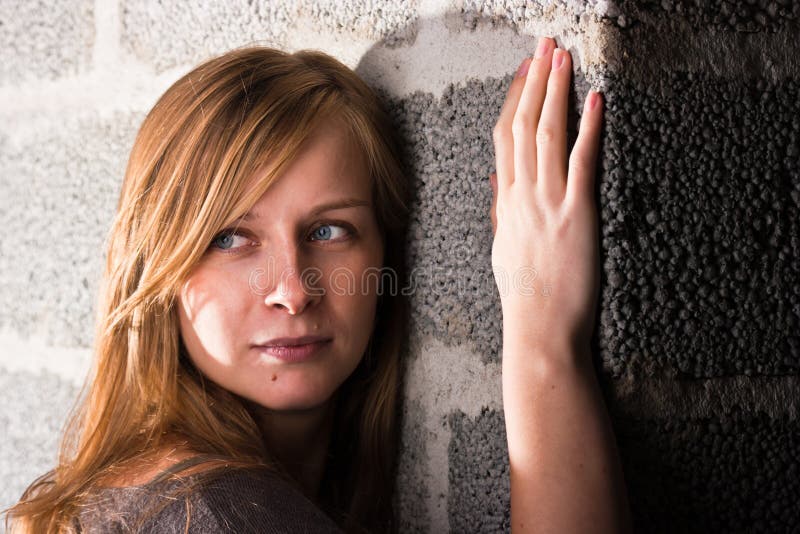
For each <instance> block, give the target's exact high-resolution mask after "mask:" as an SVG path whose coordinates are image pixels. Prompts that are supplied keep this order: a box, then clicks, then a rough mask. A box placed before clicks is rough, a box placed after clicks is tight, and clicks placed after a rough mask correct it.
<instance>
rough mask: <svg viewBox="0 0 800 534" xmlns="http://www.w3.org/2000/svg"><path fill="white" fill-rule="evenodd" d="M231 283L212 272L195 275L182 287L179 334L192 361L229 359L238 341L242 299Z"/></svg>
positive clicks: (179, 304)
mask: <svg viewBox="0 0 800 534" xmlns="http://www.w3.org/2000/svg"><path fill="white" fill-rule="evenodd" d="M239 293H240V290H238V289H237V288H236V287H235V285H234V284H232V283H231V282H230V281H229V280H226V279H225V277H222V276H217V275H216V273H213V272H211V273H207V272H199V273H196V274H195V275H193V276H192V278H191V279H190V280H189V281H188V282H187V283H186V284H185V285H184V286H183V288H182V290H181V293H180V297H179V301H178V308H179V319H180V331H181V336H182V338H183V341H184V344H185V345H186V349H187V350H188V351H189V355H190V356H191V357H192V359H193V360H194V361H195V362H198V361H200V360H204V359H209V358H214V359H216V360H220V361H227V360H230V358H231V355H232V354H233V347H232V345H233V342H234V341H235V340H236V339H238V338H239V336H238V332H237V324H239V323H240V321H239V320H238V319H237V318H238V317H241V314H242V313H244V309H243V308H242V304H243V303H244V302H245V301H244V299H242V298H241V296H240V295H239Z"/></svg>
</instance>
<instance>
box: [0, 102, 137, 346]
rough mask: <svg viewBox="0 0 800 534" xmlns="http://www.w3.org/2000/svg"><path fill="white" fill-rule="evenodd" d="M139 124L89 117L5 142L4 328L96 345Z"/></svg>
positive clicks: (1, 157) (0, 283) (1, 202)
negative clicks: (114, 221)
mask: <svg viewBox="0 0 800 534" xmlns="http://www.w3.org/2000/svg"><path fill="white" fill-rule="evenodd" d="M141 119H142V117H141V116H127V115H118V116H116V117H114V118H113V119H105V120H104V119H99V118H97V117H95V116H92V115H87V116H84V117H79V118H69V119H66V120H64V121H62V122H60V123H59V124H55V123H54V124H52V125H51V129H49V130H47V131H44V130H43V131H40V132H37V133H36V134H35V135H31V136H30V137H27V138H24V139H15V140H14V141H13V142H12V140H11V139H10V138H0V143H2V144H0V176H3V186H2V190H3V194H2V196H0V225H2V227H3V229H4V235H5V236H7V237H6V238H5V239H3V240H2V241H0V272H2V273H3V276H2V277H0V327H5V328H9V329H12V330H15V331H16V332H17V333H18V335H20V336H22V337H33V336H35V337H37V338H39V339H41V340H43V341H44V342H45V343H48V344H52V345H61V346H68V347H72V346H88V345H89V344H90V343H91V336H92V331H93V321H94V316H93V313H94V301H95V293H96V288H97V287H98V282H99V277H100V275H101V274H102V262H103V254H104V248H103V247H104V243H105V238H106V233H107V232H108V230H109V228H110V224H111V218H112V216H113V212H114V208H115V206H116V199H117V195H118V192H119V185H120V184H121V183H122V178H123V175H124V172H125V164H126V162H127V155H128V152H129V151H130V148H131V146H132V145H133V138H134V135H135V132H136V129H137V128H138V125H139V122H140V121H141ZM10 236H14V238H13V239H11V238H10Z"/></svg>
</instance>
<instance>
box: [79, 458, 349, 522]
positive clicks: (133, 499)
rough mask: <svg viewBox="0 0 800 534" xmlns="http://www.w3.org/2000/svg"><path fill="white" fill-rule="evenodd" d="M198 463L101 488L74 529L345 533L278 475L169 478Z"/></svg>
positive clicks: (235, 473) (246, 473) (231, 473)
mask: <svg viewBox="0 0 800 534" xmlns="http://www.w3.org/2000/svg"><path fill="white" fill-rule="evenodd" d="M195 463H198V462H197V461H196V460H194V459H189V460H188V461H185V462H180V463H179V464H177V465H176V466H173V468H171V469H169V470H168V471H165V472H164V473H162V474H161V475H160V476H159V477H157V478H156V479H154V480H152V481H150V482H148V483H146V484H143V485H139V486H128V487H121V488H103V489H100V490H98V491H97V492H96V493H95V495H94V497H93V499H92V501H91V502H90V503H89V506H87V507H86V508H85V509H84V510H83V511H82V512H81V513H80V516H79V518H78V520H77V522H76V523H77V524H76V530H77V531H78V532H83V533H92V534H95V533H106V532H108V533H112V532H113V533H129V532H140V533H153V534H155V533H159V534H162V533H163V534H170V533H176V534H177V533H184V532H189V533H192V534H206V533H209V534H210V533H212V532H213V533H218V532H220V533H221V532H236V533H242V534H246V533H265V534H273V533H274V534H277V533H288V532H291V533H309V534H312V533H314V534H316V533H323V532H324V533H333V532H336V533H340V532H341V530H340V529H339V528H338V527H337V526H336V524H335V523H334V522H333V521H332V520H331V519H330V518H329V517H328V516H326V515H325V514H324V513H323V512H322V510H320V509H319V508H317V507H316V506H315V505H314V504H313V503H312V502H311V501H310V500H308V498H306V497H305V496H304V495H303V494H302V493H301V492H300V491H299V490H297V489H295V488H294V487H293V486H291V485H290V484H289V483H288V482H286V481H284V480H283V479H281V478H280V477H279V476H278V475H277V474H273V473H254V472H250V471H245V470H230V471H228V472H225V473H222V474H220V475H218V476H215V477H214V478H212V479H210V480H205V481H199V480H198V479H197V478H196V477H197V475H188V476H185V477H183V478H181V479H178V480H176V479H174V478H172V477H171V475H172V474H173V473H175V472H178V471H180V470H182V469H185V468H187V467H188V466H189V465H193V464H195ZM187 521H188V525H187ZM187 527H188V528H187Z"/></svg>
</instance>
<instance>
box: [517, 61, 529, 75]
mask: <svg viewBox="0 0 800 534" xmlns="http://www.w3.org/2000/svg"><path fill="white" fill-rule="evenodd" d="M530 65H531V62H530V61H529V60H528V58H525V59H523V60H522V63H521V64H520V66H519V68H518V69H517V78H521V77H523V76H525V75H526V74H528V68H529V67H530Z"/></svg>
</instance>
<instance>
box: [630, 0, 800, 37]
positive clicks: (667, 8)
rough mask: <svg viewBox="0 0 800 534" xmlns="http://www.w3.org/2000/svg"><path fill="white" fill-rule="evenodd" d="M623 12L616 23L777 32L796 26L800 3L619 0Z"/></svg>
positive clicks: (782, 0) (777, 0) (776, 0)
mask: <svg viewBox="0 0 800 534" xmlns="http://www.w3.org/2000/svg"><path fill="white" fill-rule="evenodd" d="M617 3H618V5H619V10H620V11H622V12H623V13H624V15H623V16H621V17H620V18H619V19H617V24H618V25H619V26H620V27H623V28H625V27H629V26H635V25H637V24H638V23H640V22H645V23H646V24H647V23H651V22H657V23H658V25H659V26H661V25H664V24H665V22H669V23H673V24H674V23H682V24H683V23H688V24H689V25H691V26H692V27H694V28H697V29H698V30H701V31H705V30H707V29H710V28H713V29H714V30H715V31H722V32H743V33H753V32H774V31H778V30H780V29H783V28H791V27H797V21H798V20H800V4H799V3H797V2H795V1H792V0H769V1H758V2H756V1H749V0H704V1H702V2H699V1H697V0H617Z"/></svg>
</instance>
